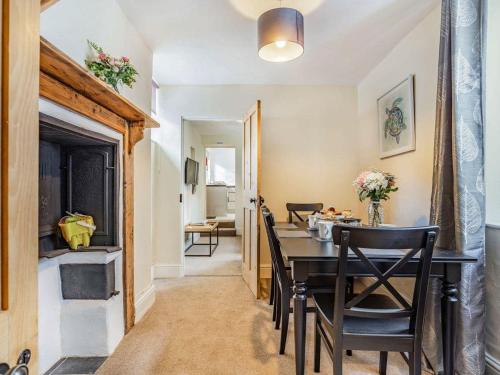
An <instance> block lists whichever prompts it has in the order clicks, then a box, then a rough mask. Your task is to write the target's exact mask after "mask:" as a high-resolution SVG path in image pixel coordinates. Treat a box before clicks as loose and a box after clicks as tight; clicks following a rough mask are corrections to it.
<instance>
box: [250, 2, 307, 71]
mask: <svg viewBox="0 0 500 375" xmlns="http://www.w3.org/2000/svg"><path fill="white" fill-rule="evenodd" d="M258 33H259V56H260V58H261V59H263V60H266V61H271V62H285V61H291V60H294V59H296V58H297V57H299V56H301V55H302V54H303V53H304V16H302V13H300V12H299V11H298V10H296V9H292V8H275V9H271V10H268V11H267V12H265V13H263V14H262V15H261V16H260V17H259V20H258Z"/></svg>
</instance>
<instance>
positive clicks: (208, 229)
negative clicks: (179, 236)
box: [184, 222, 219, 257]
mask: <svg viewBox="0 0 500 375" xmlns="http://www.w3.org/2000/svg"><path fill="white" fill-rule="evenodd" d="M214 232H215V233H216V240H217V241H216V242H215V243H212V235H213V234H214ZM184 233H191V244H190V245H189V246H188V247H187V248H186V250H184V254H185V256H187V257H211V256H212V254H213V253H214V252H215V249H217V246H219V223H218V222H215V223H210V224H200V225H197V224H188V225H186V226H185V228H184ZM195 233H199V234H200V235H201V234H203V233H208V243H195V242H194V234H195ZM207 245H208V254H187V252H188V251H189V249H191V248H192V247H193V246H207Z"/></svg>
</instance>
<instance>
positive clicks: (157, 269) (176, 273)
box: [154, 264, 184, 279]
mask: <svg viewBox="0 0 500 375" xmlns="http://www.w3.org/2000/svg"><path fill="white" fill-rule="evenodd" d="M178 277H184V266H183V265H182V264H155V265H154V278H155V279H171V278H178Z"/></svg>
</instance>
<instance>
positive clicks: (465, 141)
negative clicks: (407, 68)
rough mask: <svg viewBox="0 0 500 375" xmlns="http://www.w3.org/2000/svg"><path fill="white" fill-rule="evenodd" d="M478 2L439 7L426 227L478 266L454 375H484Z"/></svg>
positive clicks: (437, 357) (430, 334) (469, 286)
mask: <svg viewBox="0 0 500 375" xmlns="http://www.w3.org/2000/svg"><path fill="white" fill-rule="evenodd" d="M482 14H483V1H482V0H443V4H442V17H441V44H440V56H439V77H438V93H437V115H436V136H435V145H434V182H433V191H432V206H431V222H432V223H433V224H437V225H439V226H440V227H441V233H440V236H439V239H438V246H440V247H443V248H447V249H456V250H457V251H461V252H463V253H465V254H470V255H473V256H475V257H477V258H478V259H479V262H477V263H475V264H469V265H465V266H464V267H463V269H462V281H461V284H460V294H459V307H458V317H457V322H458V326H457V342H456V353H455V363H456V367H455V372H456V373H457V374H461V375H480V374H484V372H485V352H484V324H485V291H484V272H485V271H484V241H485V227H484V225H485V202H484V180H483V165H484V158H483V120H482V21H483V20H482V18H483V17H482ZM437 284H438V282H434V284H433V285H432V289H431V290H432V293H431V295H430V297H429V298H430V301H429V302H430V303H429V311H428V314H427V319H426V325H427V326H428V329H427V330H426V337H425V340H424V341H425V343H424V348H425V349H424V350H425V353H426V357H427V359H428V360H429V361H430V363H431V365H432V366H433V368H434V369H435V370H436V372H438V371H439V370H441V369H442V361H441V357H442V353H441V343H440V341H441V330H440V328H439V327H440V298H439V297H440V285H437Z"/></svg>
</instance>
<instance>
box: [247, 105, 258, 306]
mask: <svg viewBox="0 0 500 375" xmlns="http://www.w3.org/2000/svg"><path fill="white" fill-rule="evenodd" d="M260 127H261V105H260V100H259V101H257V103H256V104H255V105H254V106H253V107H252V108H251V109H250V110H249V111H248V113H247V114H246V116H245V118H244V119H243V246H242V247H243V256H242V274H243V279H244V280H245V282H246V283H247V285H248V287H249V288H250V290H251V291H252V293H253V294H254V295H255V296H256V297H257V298H259V297H260V286H259V278H260V267H259V265H260V251H259V247H260V246H259V243H260V236H259V226H260V213H259V206H260V201H259V196H260Z"/></svg>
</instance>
